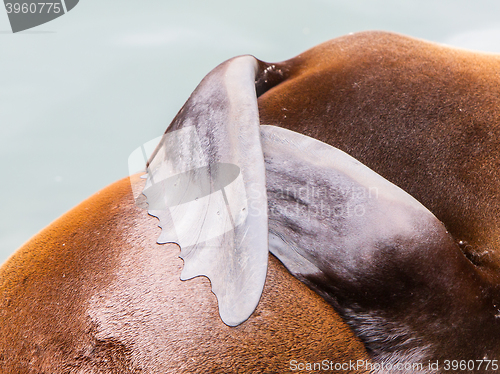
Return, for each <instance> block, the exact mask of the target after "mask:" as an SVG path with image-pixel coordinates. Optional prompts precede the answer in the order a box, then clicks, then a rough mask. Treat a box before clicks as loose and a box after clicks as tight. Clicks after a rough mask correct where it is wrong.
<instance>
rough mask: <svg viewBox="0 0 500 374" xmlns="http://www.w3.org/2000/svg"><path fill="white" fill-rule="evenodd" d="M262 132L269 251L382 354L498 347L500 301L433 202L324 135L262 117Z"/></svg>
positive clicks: (401, 358) (432, 355)
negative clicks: (414, 194)
mask: <svg viewBox="0 0 500 374" xmlns="http://www.w3.org/2000/svg"><path fill="white" fill-rule="evenodd" d="M261 141H262V147H263V150H264V158H265V162H266V177H267V197H268V203H269V212H268V214H269V233H270V234H269V239H270V240H269V247H270V251H271V253H273V254H274V255H275V256H276V257H278V259H280V260H281V262H282V263H283V264H284V265H285V266H286V267H287V268H288V270H289V271H290V272H291V273H292V274H293V275H295V276H296V277H297V278H299V279H300V280H302V281H303V282H304V283H306V284H307V285H308V286H309V287H311V288H312V289H314V290H315V291H316V292H318V293H319V294H320V295H321V296H323V297H324V298H325V299H326V300H327V301H328V302H330V303H331V304H332V305H333V306H334V307H335V308H336V310H337V311H338V312H339V313H340V314H341V315H342V316H343V317H344V319H345V320H346V321H347V322H348V323H349V324H350V326H351V327H352V328H353V329H354V331H355V333H356V334H357V335H358V336H359V337H360V338H361V339H362V341H363V342H364V343H365V345H366V347H367V349H368V350H369V352H371V353H372V355H373V357H374V358H375V359H377V360H382V361H384V362H392V363H395V362H425V360H427V359H437V358H440V359H443V357H444V358H445V357H448V356H446V355H447V354H448V355H449V354H450V352H467V358H468V359H469V358H470V359H481V358H483V357H485V356H488V357H489V356H491V355H493V354H494V352H493V351H492V350H491V347H495V344H490V343H488V344H483V342H482V341H483V340H484V341H486V340H488V339H489V340H490V341H495V339H496V336H497V335H496V334H497V333H498V331H497V330H498V329H497V327H499V323H498V318H497V317H496V315H498V311H497V308H496V305H498V303H497V302H496V301H495V300H494V298H493V296H492V294H490V293H489V292H484V290H485V289H488V288H487V284H486V283H485V282H484V279H485V278H483V277H482V276H481V274H480V271H479V269H477V268H476V267H475V266H474V265H473V264H472V263H471V262H470V261H469V260H468V259H467V258H466V257H465V255H464V254H463V253H462V252H461V251H460V249H459V247H458V245H457V243H456V242H455V241H454V239H453V238H452V237H451V235H450V234H449V233H448V232H447V230H446V228H445V227H444V225H443V224H442V223H441V222H440V221H439V220H438V219H437V218H436V217H435V216H434V215H433V214H432V213H431V212H430V211H429V210H427V209H426V208H425V207H424V206H423V205H422V204H421V203H419V202H418V201H417V200H416V199H414V198H413V197H412V196H410V195H409V194H408V193H406V192H405V191H403V190H402V189H400V188H399V187H397V186H395V185H394V184H392V183H390V182H389V181H387V180H386V179H384V178H383V177H381V176H380V175H379V174H377V173H375V172H374V171H372V170H371V169H369V168H368V167H367V166H365V165H363V164H361V163H360V162H358V161H357V160H355V159H354V158H352V157H351V156H349V155H347V154H346V153H344V152H342V151H340V150H338V149H336V148H334V147H331V146H329V145H327V144H325V143H322V142H320V141H318V140H315V139H312V138H309V137H307V136H304V135H301V134H298V133H295V132H292V131H289V130H285V129H282V128H277V127H272V126H261ZM457 326H460V329H457ZM485 326H488V328H485ZM493 326H495V329H493ZM490 331H491V332H490ZM478 332H480V333H478ZM451 336H453V337H454V338H453V339H451V338H450V337H451ZM478 337H479V339H478ZM485 347H486V348H485ZM488 347H489V348H488ZM443 352H444V353H443ZM464 354H465V353H464ZM443 355H444V356H443ZM464 357H465V356H464Z"/></svg>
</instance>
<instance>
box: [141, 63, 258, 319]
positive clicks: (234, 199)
mask: <svg viewBox="0 0 500 374" xmlns="http://www.w3.org/2000/svg"><path fill="white" fill-rule="evenodd" d="M258 68H259V66H258V62H257V60H256V59H255V58H253V57H251V56H242V57H237V58H234V59H231V60H228V61H226V62H224V63H222V64H221V65H219V66H218V67H216V68H215V69H214V70H213V71H212V72H211V73H209V74H208V75H207V76H206V77H205V78H204V79H203V81H202V82H201V83H200V85H199V86H198V87H197V88H196V90H195V91H194V92H193V94H192V95H191V97H190V98H189V99H188V101H187V102H186V104H185V105H184V107H183V108H182V109H181V110H180V112H179V113H178V115H177V116H176V117H175V118H174V120H173V122H172V123H171V125H170V126H169V128H168V129H167V131H166V133H165V134H164V136H163V138H162V140H161V142H160V144H159V145H158V147H157V149H156V150H155V152H154V153H153V155H152V157H151V159H150V161H149V163H148V168H147V171H148V180H147V183H146V186H145V189H144V192H143V193H144V194H145V195H146V197H147V201H148V204H149V210H148V211H149V213H150V214H151V215H153V216H156V217H158V218H159V220H160V227H162V232H161V235H160V237H159V238H158V243H167V242H175V243H177V244H179V245H180V247H181V254H180V257H182V259H183V260H184V268H183V270H182V274H181V279H183V280H186V279H190V278H193V277H196V276H198V275H205V276H207V277H208V278H209V279H210V281H211V283H212V291H213V292H214V293H215V295H216V296H217V299H218V303H219V312H220V316H221V318H222V320H223V321H224V323H226V324H227V325H230V326H234V325H238V324H240V323H241V322H243V321H245V320H246V319H247V318H248V317H249V316H250V315H251V314H252V312H253V311H254V309H255V307H256V306H257V304H258V302H259V299H260V296H261V293H262V289H263V287H264V282H265V277H266V271H267V260H268V226H267V200H266V190H265V167H264V158H263V153H262V148H261V144H260V132H259V116H258V109H257V97H256V93H255V77H256V74H257V72H258Z"/></svg>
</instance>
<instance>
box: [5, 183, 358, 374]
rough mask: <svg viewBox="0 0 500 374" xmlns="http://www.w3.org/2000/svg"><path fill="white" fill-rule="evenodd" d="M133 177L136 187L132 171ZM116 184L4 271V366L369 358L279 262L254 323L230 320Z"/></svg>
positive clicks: (223, 364) (94, 369) (218, 367)
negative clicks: (185, 277)
mask: <svg viewBox="0 0 500 374" xmlns="http://www.w3.org/2000/svg"><path fill="white" fill-rule="evenodd" d="M132 181H133V183H134V184H142V183H143V180H140V179H139V178H137V177H133V179H132ZM157 222H158V221H157V219H156V218H153V217H151V216H148V214H147V212H146V210H144V209H141V208H139V207H137V206H136V205H135V203H134V200H133V196H132V193H131V189H130V182H129V179H128V178H126V179H123V180H121V181H119V182H117V183H115V184H113V185H111V186H110V187H108V188H106V189H104V190H102V191H100V192H98V193H97V194H95V195H94V196H93V197H91V198H89V199H88V200H86V201H84V202H83V203H81V204H80V205H79V206H77V207H76V208H74V209H73V210H71V211H70V212H68V213H67V214H65V215H64V216H62V217H61V218H60V219H58V220H57V221H55V222H54V223H53V224H52V225H50V226H49V227H47V228H46V229H44V230H43V231H42V232H40V233H39V234H38V235H36V236H35V237H34V238H33V239H32V240H31V241H29V242H28V243H27V244H26V245H25V246H23V247H22V248H21V249H20V250H19V251H18V252H16V254H15V255H13V256H12V257H11V258H10V259H9V260H8V262H7V263H6V264H4V266H3V267H2V268H1V270H0V280H1V283H0V290H1V299H0V310H1V313H0V367H1V368H2V369H1V372H2V373H16V374H17V373H19V374H20V373H43V372H47V373H53V374H55V373H73V372H74V373H82V372H85V373H194V372H210V373H216V372H219V373H242V372H248V373H250V372H255V373H264V372H265V373H283V372H287V371H288V369H289V368H290V361H291V360H297V362H320V361H322V360H324V359H328V360H331V361H334V362H348V361H349V360H357V359H366V358H367V356H366V353H365V351H364V348H363V347H362V345H361V343H360V342H359V341H358V340H357V339H356V338H355V337H354V336H353V334H352V332H351V331H350V330H349V328H348V327H347V326H346V325H345V324H344V323H343V322H342V321H341V319H340V318H339V317H338V315H336V313H335V312H334V311H333V310H332V309H331V307H330V306H329V305H328V304H326V302H324V301H323V300H322V299H321V298H320V297H319V296H317V295H316V294H315V293H314V292H312V291H310V290H309V289H308V288H307V287H306V286H304V285H303V284H301V283H300V282H299V281H298V280H296V279H295V278H293V277H292V276H291V275H290V274H289V273H288V272H287V271H286V270H285V269H284V268H283V266H282V265H281V264H280V263H279V262H278V261H277V260H276V259H274V258H271V261H270V264H269V271H268V278H267V281H266V286H265V290H264V294H263V297H262V299H261V302H260V304H259V306H258V308H257V310H256V311H255V312H254V314H253V315H252V316H251V318H250V319H249V320H248V321H246V322H245V323H243V324H242V325H240V326H238V327H228V326H226V325H224V323H222V321H221V320H220V318H219V316H218V309H217V303H216V299H215V296H214V295H213V294H212V293H211V291H210V284H209V281H208V280H207V279H206V278H195V279H193V280H190V281H185V282H182V281H180V280H179V275H180V271H181V269H182V260H181V259H179V258H178V254H179V248H178V247H177V246H176V245H158V244H156V243H155V240H156V238H157V237H158V234H159V230H160V229H159V228H158V227H157V226H156V225H157Z"/></svg>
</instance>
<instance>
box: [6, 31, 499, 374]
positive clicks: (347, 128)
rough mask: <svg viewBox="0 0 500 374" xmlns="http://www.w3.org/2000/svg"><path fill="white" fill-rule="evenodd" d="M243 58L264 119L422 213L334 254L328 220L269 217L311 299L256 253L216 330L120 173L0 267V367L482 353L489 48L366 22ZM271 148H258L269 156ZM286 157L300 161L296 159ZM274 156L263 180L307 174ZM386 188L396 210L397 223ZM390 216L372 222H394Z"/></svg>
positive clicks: (495, 157) (213, 311)
mask: <svg viewBox="0 0 500 374" xmlns="http://www.w3.org/2000/svg"><path fill="white" fill-rule="evenodd" d="M258 66H259V68H258V70H257V72H256V76H255V87H256V94H257V96H258V99H257V102H258V112H259V116H260V123H261V124H262V125H274V126H280V127H283V128H286V129H289V130H293V131H295V132H297V133H300V134H304V135H307V136H310V137H312V138H315V139H318V140H320V141H322V142H324V143H327V144H328V145H330V146H333V147H336V148H337V149H340V150H342V151H345V152H346V153H348V154H349V155H351V156H352V157H354V158H355V159H357V160H358V161H360V162H361V163H362V164H364V165H366V166H367V167H369V168H371V169H372V170H373V171H375V172H376V173H378V174H379V175H380V176H381V177H383V178H385V179H386V181H389V182H392V183H394V184H395V185H397V186H399V187H400V188H401V189H403V190H404V191H406V193H407V194H409V195H411V196H413V198H415V199H416V200H418V201H419V202H420V203H421V204H423V207H425V208H427V209H428V211H424V210H423V207H422V209H421V210H419V209H420V208H419V207H418V206H417V205H416V203H415V204H414V203H413V202H411V204H413V205H412V206H413V207H416V208H415V209H416V211H418V212H420V213H418V214H417V213H416V215H415V217H417V218H418V219H416V220H414V221H411V222H416V223H415V224H414V225H413V224H412V225H409V226H408V227H406V228H405V230H406V231H404V232H399V233H398V232H396V233H395V234H394V233H391V234H390V235H389V236H387V235H386V236H381V237H380V240H378V239H379V237H378V236H377V235H382V234H379V232H374V233H373V234H367V232H368V231H367V232H364V233H363V232H361V235H358V236H360V237H361V238H362V239H363V240H362V242H363V243H365V242H367V240H366V239H367V236H370V235H371V238H375V239H377V240H375V242H374V243H371V244H370V246H371V247H370V252H363V251H360V252H359V255H358V252H356V249H357V247H355V248H354V249H355V250H353V251H351V252H350V253H348V254H347V255H349V256H347V255H346V256H337V257H335V256H333V257H332V256H331V253H328V246H327V245H325V243H328V240H330V239H329V238H330V236H329V235H330V232H331V231H332V230H331V226H328V225H327V224H326V223H325V222H327V221H321V222H320V224H319V225H318V226H317V227H320V231H321V232H318V233H317V235H316V233H314V234H315V236H311V230H310V227H312V226H308V223H307V224H306V222H305V221H304V222H301V221H300V219H297V217H291V218H290V219H288V218H287V219H281V221H280V219H276V220H274V221H273V217H272V216H270V220H271V225H270V228H273V227H274V229H275V230H276V232H275V234H276V235H277V236H279V235H281V234H280V232H278V231H280V230H282V231H283V232H282V233H283V235H285V234H287V233H289V232H292V234H290V235H292V236H291V237H292V239H293V238H294V235H295V236H297V237H298V239H293V240H291V239H290V240H288V239H287V240H284V242H286V243H290V242H292V241H293V243H292V244H293V245H297V246H299V245H300V244H301V243H313V244H312V246H313V247H314V243H317V244H318V246H317V248H313V249H312V250H311V252H308V253H309V254H310V257H309V260H310V261H311V263H312V264H313V265H314V266H316V267H317V269H319V270H318V272H317V273H315V274H313V273H307V272H305V271H303V272H302V271H301V268H300V266H296V267H294V268H291V267H289V269H290V271H291V272H292V273H293V274H294V275H295V276H297V277H298V278H299V279H301V280H302V281H304V282H305V283H306V284H307V285H308V286H309V287H310V288H312V289H313V290H315V291H317V292H318V293H319V294H320V295H321V296H322V297H323V298H324V299H325V300H326V301H327V302H325V301H324V300H323V299H322V298H321V297H320V296H318V295H317V294H315V293H314V292H313V291H311V290H310V289H308V288H307V287H306V286H305V285H304V284H301V283H300V282H299V281H298V280H297V279H295V278H294V277H293V276H292V275H291V274H290V273H289V272H287V270H286V269H285V268H284V267H283V266H282V265H281V264H280V263H279V262H278V261H277V260H276V259H275V258H273V257H271V259H270V261H269V267H268V272H267V280H266V285H265V287H264V291H263V294H262V295H263V296H262V298H261V301H260V303H259V305H258V307H257V309H256V310H255V312H254V313H253V314H252V315H251V316H250V318H249V319H248V320H247V321H246V322H244V323H242V324H241V325H239V326H236V327H229V326H226V325H225V324H224V323H222V321H221V320H220V318H219V317H218V313H217V302H216V299H215V297H214V295H213V294H212V293H210V292H209V290H210V284H209V282H208V280H207V279H205V278H195V279H192V280H189V281H186V282H181V281H180V280H179V273H180V271H181V269H182V260H180V259H179V258H178V257H177V256H178V253H179V249H178V247H177V246H176V245H174V244H165V245H158V244H156V242H155V241H156V239H157V238H158V235H159V232H160V229H159V228H158V227H157V223H158V221H157V219H156V218H154V217H151V216H148V215H147V213H146V210H144V209H141V208H140V207H138V206H137V204H136V202H135V201H134V198H133V194H132V189H134V190H137V189H140V188H142V186H143V185H144V180H141V179H139V178H138V177H135V176H134V177H132V178H131V183H132V184H130V183H129V180H128V179H125V180H122V181H119V182H117V183H115V184H113V185H111V186H110V187H108V188H106V189H104V190H102V191H101V192H99V193H97V194H96V195H94V196H93V197H91V198H90V199H88V200H86V201H84V202H83V203H81V204H80V205H79V206H78V207H76V208H75V209H73V210H72V211H70V212H68V213H67V214H66V215H64V216H63V217H61V218H60V219H59V220H57V221H55V222H54V223H53V224H51V225H50V226H49V227H47V228H46V229H45V230H43V231H42V232H40V233H39V234H37V235H36V236H35V237H34V238H33V239H31V240H30V241H29V242H28V243H27V244H26V245H24V246H23V247H22V248H21V249H19V250H18V251H17V252H16V253H15V254H14V255H13V256H12V257H11V258H10V259H9V260H8V261H7V262H6V263H5V264H4V265H3V267H2V268H1V269H0V290H1V293H0V295H1V298H0V364H1V367H2V368H3V370H5V372H7V373H30V372H51V373H66V372H85V373H86V372H88V373H91V372H120V373H128V372H130V373H135V372H148V373H156V372H158V373H160V372H161V373H164V372H172V373H173V372H175V373H179V372H186V373H190V372H202V371H203V372H285V371H287V370H291V369H299V368H304V369H307V367H306V366H304V365H303V364H304V363H306V362H309V363H315V362H316V363H318V362H322V360H324V359H327V361H329V362H341V363H347V362H349V360H351V361H356V360H361V361H359V362H360V363H361V362H363V363H370V362H389V363H391V364H395V363H397V362H405V361H408V362H410V363H416V362H420V361H425V362H423V364H424V367H422V368H419V370H420V369H421V371H425V370H427V369H428V370H430V367H429V366H427V363H428V360H431V359H432V360H435V359H440V360H443V359H466V360H469V359H471V360H478V359H490V360H494V359H497V357H496V356H495V353H496V352H498V353H500V352H499V351H500V319H499V318H498V316H499V315H500V291H499V289H500V287H499V285H500V276H499V272H498V271H499V266H500V253H499V241H498V239H497V238H498V236H497V227H498V224H497V217H498V216H499V214H498V213H499V209H500V203H499V201H498V199H497V197H498V194H499V191H500V185H499V183H500V175H499V174H500V168H499V166H500V165H499V164H500V154H499V152H500V130H499V127H498V124H499V123H500V109H499V108H500V75H499V74H498V72H499V71H500V58H499V57H498V56H495V55H489V54H480V53H472V52H468V51H462V50H457V49H451V48H447V47H442V46H438V45H435V44H431V43H427V42H423V41H419V40H415V39H410V38H406V37H403V36H399V35H394V34H387V33H375V32H373V33H361V34H355V35H350V36H346V37H343V38H339V39H335V40H332V41H330V42H328V43H325V44H322V45H320V46H318V47H315V48H313V49H311V50H309V51H307V52H305V53H303V54H301V55H299V56H297V57H296V58H294V59H291V60H288V61H285V62H283V63H278V64H267V63H263V62H259V63H258ZM216 99H217V97H215V99H214V100H216ZM214 110H218V109H217V108H216V106H214ZM181 113H182V111H181ZM188 114H189V113H188ZM182 115H184V116H185V115H186V114H185V113H184V114H182ZM263 127H266V126H263ZM269 131H271V132H272V130H269ZM279 133H281V132H279ZM285 135H286V134H285ZM286 136H288V135H286ZM292 138H294V139H295V135H294V136H292ZM290 139H291V138H290ZM299 140H300V138H299ZM285 143H286V142H285ZM285 143H284V144H285ZM201 144H203V142H202V143H201ZM307 144H309V143H307ZM271 146H272V145H271ZM318 147H319V148H321V147H322V146H320V145H318ZM319 148H318V149H319ZM323 148H324V147H323ZM323 148H321V149H323ZM276 149H277V148H272V149H271V148H269V149H268V150H267V151H266V149H264V153H265V154H266V152H267V157H268V159H267V160H271V159H270V157H275V156H273V152H274V151H276ZM297 149H299V148H297ZM324 149H325V151H324V152H326V153H322V154H329V153H328V152H330V150H328V149H326V148H324ZM276 157H278V156H276ZM276 157H275V158H274V159H275V160H276ZM293 157H295V159H294V160H293V161H294V162H296V163H297V165H306V164H305V162H306V160H305V156H304V158H302V156H301V155H300V154H296V155H293ZM308 157H309V159H311V158H312V156H308ZM285 162H286V160H284V161H283V163H285ZM301 162H302V163H301ZM308 162H312V161H308ZM268 164H272V162H271V161H269V162H268ZM275 165H278V166H276V167H275V169H268V170H267V173H268V178H269V180H271V177H272V178H274V179H272V181H273V183H274V182H276V183H278V182H280V181H281V182H283V181H284V180H289V181H290V183H298V184H300V183H302V181H305V180H306V179H305V176H306V172H305V171H304V172H297V174H296V178H295V179H294V178H292V177H293V173H292V172H290V171H287V173H285V172H283V174H281V172H282V170H281V169H280V168H279V163H275ZM307 165H309V164H307ZM320 166H321V165H320ZM315 167H317V168H319V169H318V170H320V172H319V173H318V172H315V174H312V177H314V178H317V180H320V179H321V178H320V177H318V175H321V170H327V169H326V166H325V169H321V168H320V167H319V166H318V165H315ZM332 167H333V168H334V167H335V166H332ZM332 167H330V166H329V168H330V169H328V170H331V168H332ZM306 169H307V168H306ZM310 169H311V168H309V169H308V170H310ZM296 170H299V169H296ZM363 170H365V169H362V172H361V176H364V175H365V174H363V173H365V171H363ZM366 175H367V174H366ZM370 175H371V174H370ZM356 177H359V175H358V176H356ZM287 178H288V179H287ZM362 179H363V178H361V179H359V180H362ZM389 182H387V183H389ZM325 183H326V182H325ZM328 183H330V186H333V187H335V185H334V184H335V181H328ZM360 183H362V182H360ZM130 186H132V188H131V187H130ZM380 186H382V187H381V188H384V186H389V184H385V182H384V181H381V182H380ZM391 188H392V187H391ZM268 193H269V186H268ZM401 196H402V197H401V199H399V200H397V201H396V203H395V204H396V205H395V206H396V207H397V209H396V210H397V211H398V212H402V213H401V217H402V220H401V221H405V220H406V219H407V217H405V213H404V212H405V209H404V206H403V205H404V204H403V205H401V204H400V203H401V202H402V201H406V200H405V199H406V197H405V196H404V195H401ZM389 200H390V199H389ZM389 200H387V201H389ZM270 201H271V200H270ZM383 201H385V200H380V201H379V202H378V203H377V202H375V203H373V204H372V205H371V207H372V208H373V209H375V210H372V211H370V212H371V213H370V214H372V215H371V216H370V215H367V216H365V217H368V218H366V219H370V217H382V218H380V219H378V218H377V222H376V223H377V225H381V226H382V227H383V226H384V224H385V223H386V221H385V218H384V217H385V216H384V215H382V216H380V215H377V214H376V213H377V211H376V209H377V207H381V208H384V209H385V205H383V204H384V203H383ZM408 201H409V200H408ZM272 202H273V203H282V202H280V201H279V199H275V200H272ZM302 203H304V202H302ZM305 203H307V202H305ZM305 203H304V204H305ZM377 204H378V205H377ZM409 204H410V203H409ZM411 204H410V205H411ZM402 206H403V208H402ZM398 209H399V210H398ZM412 209H413V208H412ZM390 211H391V212H393V211H395V210H392V209H391V210H390ZM398 214H399V213H398ZM434 216H435V217H434ZM419 217H420V218H422V217H423V218H422V219H420V218H419ZM436 217H437V218H436ZM391 219H392V221H390V220H389V221H390V222H389V221H387V222H388V223H387V225H390V226H391V227H398V226H397V223H398V222H396V221H395V220H394V219H393V218H391ZM412 219H413V218H412ZM328 222H329V221H328ZM368 222H369V223H370V222H371V221H368ZM405 222H406V221H405ZM424 223H425V224H424ZM273 225H274V226H273ZM339 227H340V226H339ZM377 227H378V226H377ZM301 231H302V232H301ZM306 231H307V232H306ZM345 232H346V231H342V230H340V231H339V235H338V237H345V236H346V235H344V234H345ZM278 234H279V235H278ZM349 235H351V236H352V235H355V234H353V233H348V235H347V236H349ZM356 235H357V234H356ZM363 235H365V236H363ZM384 235H385V234H384ZM302 237H306V238H309V239H310V240H309V239H308V240H309V242H308V241H301V238H302ZM311 238H312V239H311ZM368 239H370V238H369V237H368ZM306 247H307V245H306ZM283 248H284V247H283ZM299 249H300V248H299ZM303 249H304V248H302V249H301V250H303ZM284 250H287V249H286V248H285V249H284ZM306 250H308V248H306ZM340 250H341V248H340ZM273 253H274V252H273ZM301 253H303V252H301ZM339 253H340V252H339ZM329 256H330V257H329ZM278 257H280V256H279V255H278ZM280 258H281V257H280ZM283 258H284V259H286V258H287V257H286V253H285V255H284V257H283ZM318 258H320V259H321V264H319V263H318V262H315V261H317V259H318ZM282 261H283V262H284V263H285V264H287V263H286V261H285V260H283V259H282ZM343 261H344V262H345V263H343ZM348 265H349V266H348ZM348 268H349V269H357V268H358V269H363V271H359V272H356V271H351V272H345V269H348ZM346 274H347V275H348V276H347V277H346ZM332 306H333V307H332ZM340 316H341V317H342V318H343V320H342V318H341V317H340ZM349 326H350V327H351V328H352V330H351V329H350V328H349ZM352 331H354V332H355V334H356V335H357V337H356V336H355V335H354V334H353V332H352ZM359 339H361V340H359ZM362 343H364V346H363V344H362ZM369 357H370V358H369ZM370 359H372V360H374V361H369V360H370ZM365 360H366V361H365ZM300 365H302V366H300ZM325 365H328V364H327V363H325ZM313 369H316V370H318V367H314V368H313ZM342 369H344V368H342ZM369 369H370V368H369V367H367V366H366V365H360V366H356V368H355V369H354V368H353V367H352V366H349V367H348V368H347V370H348V371H349V370H351V371H359V372H362V371H363V370H369ZM474 369H475V370H476V369H478V368H477V367H474ZM490 369H492V367H491V366H490Z"/></svg>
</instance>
